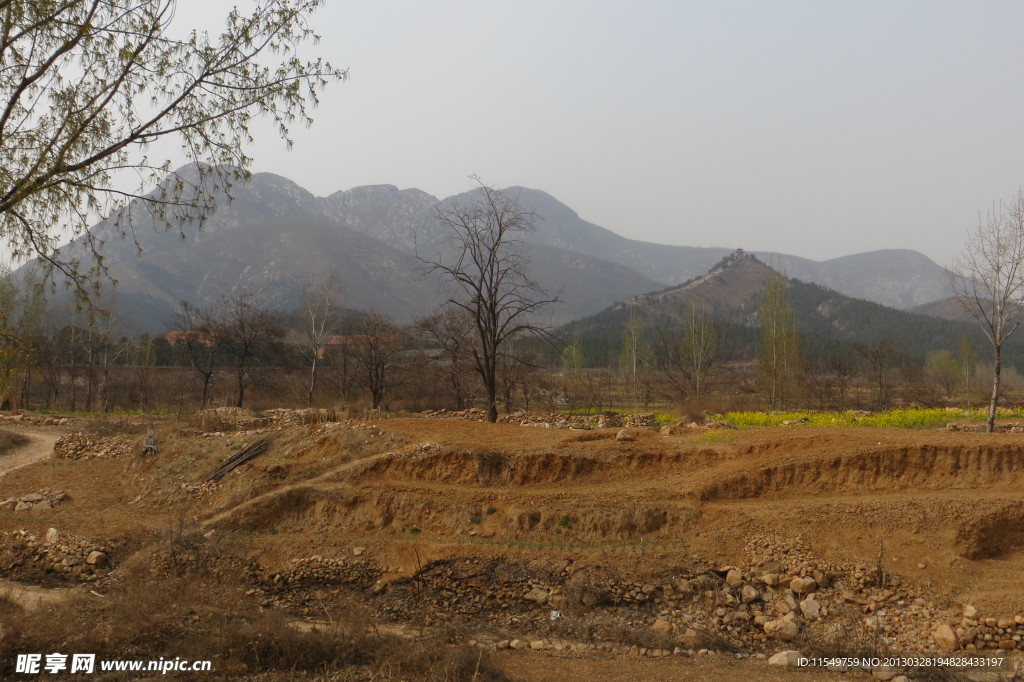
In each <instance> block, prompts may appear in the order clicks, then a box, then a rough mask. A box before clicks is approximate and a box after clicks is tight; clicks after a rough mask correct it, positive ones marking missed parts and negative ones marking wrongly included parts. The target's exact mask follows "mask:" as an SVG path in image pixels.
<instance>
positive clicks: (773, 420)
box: [722, 407, 1024, 429]
mask: <svg viewBox="0 0 1024 682" xmlns="http://www.w3.org/2000/svg"><path fill="white" fill-rule="evenodd" d="M986 416H987V413H986V411H984V410H981V409H975V410H962V409H955V410H951V409H946V408H941V407H936V408H901V409H895V410H886V411H884V412H872V413H868V414H865V413H863V412H854V411H848V412H796V411H792V412H727V413H726V414H725V415H724V416H723V418H722V419H723V421H725V422H726V423H727V424H730V425H731V426H735V427H736V428H739V429H754V428H764V427H769V426H782V425H783V424H784V423H785V422H793V421H795V420H798V419H806V420H807V421H805V422H803V423H802V424H796V425H795V426H871V427H876V428H899V429H930V428H938V427H940V426H944V425H945V424H948V423H949V422H951V421H964V420H967V421H984V420H985V418H986ZM996 416H997V417H998V418H1000V419H1022V418H1024V408H1020V407H1015V408H1012V409H1000V410H999V411H998V412H997V413H996Z"/></svg>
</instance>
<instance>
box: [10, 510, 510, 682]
mask: <svg viewBox="0 0 1024 682" xmlns="http://www.w3.org/2000/svg"><path fill="white" fill-rule="evenodd" d="M209 544H210V543H208V542H207V541H206V540H205V539H204V538H203V537H202V536H199V535H198V534H197V533H196V532H195V530H194V529H191V528H185V527H182V525H180V524H179V525H177V526H176V527H175V528H173V529H172V530H170V531H168V532H167V533H166V534H165V535H164V537H163V540H162V542H161V543H159V545H160V546H159V547H157V548H150V549H147V550H143V551H142V552H139V553H137V554H136V555H135V556H133V557H132V558H130V559H129V560H128V561H126V562H125V563H124V564H122V565H121V566H120V568H119V569H118V571H117V573H116V574H115V576H113V577H112V578H111V582H110V583H106V584H105V585H104V586H103V587H102V588H100V589H97V590H96V592H98V593H101V594H104V596H98V595H97V594H96V593H93V592H86V591H84V590H83V591H80V592H78V593H76V594H75V595H74V596H72V597H71V598H70V599H69V600H68V601H66V602H64V603H61V604H57V605H54V606H51V607H45V608H39V609H35V610H33V611H27V612H26V611H22V610H20V609H19V608H17V607H16V606H15V605H13V604H8V603H7V600H5V599H3V598H2V596H0V614H2V615H3V620H4V622H3V625H4V637H3V638H0V678H2V679H7V678H8V677H13V676H14V663H15V660H16V654H18V653H33V652H37V653H46V652H53V651H61V652H64V651H72V652H79V653H95V654H97V658H98V659H131V660H154V659H158V658H160V657H163V658H165V659H174V658H175V657H180V658H182V659H188V660H207V659H208V660H211V661H212V662H213V667H214V671H213V672H214V675H215V677H216V679H230V678H238V679H245V678H247V677H249V676H252V675H254V674H258V673H285V674H289V673H290V674H294V675H295V677H299V676H301V675H303V674H313V675H318V676H319V675H327V674H328V673H330V674H334V673H346V674H345V677H346V678H348V677H349V675H352V676H353V679H375V680H436V681H438V682H440V681H451V682H457V681H461V680H467V681H468V680H474V681H477V682H488V681H491V682H500V681H502V680H505V679H506V678H505V677H504V675H503V674H502V673H501V672H500V671H499V670H497V668H495V666H494V664H493V663H492V661H491V658H490V654H489V653H488V652H486V651H483V650H481V649H478V648H475V647H469V646H468V645H464V644H463V645H457V644H452V643H451V640H452V639H453V638H452V637H450V636H448V635H445V634H441V635H438V634H434V635H432V636H430V637H425V638H424V637H421V638H417V639H409V638H405V637H400V636H398V635H391V634H384V633H381V632H380V631H379V630H378V629H377V628H376V627H375V625H374V622H373V618H372V616H371V614H370V612H369V610H368V609H367V608H366V607H365V606H364V605H362V604H360V603H358V602H357V601H356V600H355V599H353V598H351V597H346V596H331V595H327V596H325V597H324V602H323V606H324V612H325V613H326V614H327V616H328V622H327V623H320V624H317V625H316V626H315V627H309V626H308V624H304V622H303V621H302V620H301V619H298V618H295V617H292V616H290V615H289V614H287V613H286V612H284V611H281V610H278V609H264V608H261V605H260V603H259V601H258V597H251V596H249V595H246V594H245V593H246V588H247V584H246V579H245V577H244V573H245V572H244V570H241V569H239V568H238V566H239V563H240V562H244V561H245V558H244V557H240V556H239V555H238V554H237V552H235V551H232V549H233V548H231V547H227V548H224V547H221V548H216V549H213V548H209V547H205V545H209ZM154 549H155V551H153V550H154ZM168 557H170V558H173V559H175V561H173V562H172V563H171V564H170V565H168V564H167V558H168ZM156 564H159V565H161V566H162V568H161V569H159V570H157V569H155V568H154V566H155V565H156ZM232 569H233V570H232ZM101 590H102V592H101ZM459 639H461V638H459ZM463 641H464V640H463ZM183 674H184V673H183ZM125 675H126V673H120V674H119V675H118V674H113V673H111V674H108V675H106V676H104V675H100V674H96V675H95V678H96V679H97V680H121V679H125V680H127V679H135V677H137V673H134V675H135V677H127V676H125ZM167 677H168V678H171V679H173V678H174V673H170V674H168V675H167Z"/></svg>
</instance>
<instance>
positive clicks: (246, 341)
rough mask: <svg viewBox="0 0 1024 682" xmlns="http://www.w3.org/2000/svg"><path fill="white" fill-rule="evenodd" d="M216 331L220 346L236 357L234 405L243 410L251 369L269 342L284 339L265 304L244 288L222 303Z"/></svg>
mask: <svg viewBox="0 0 1024 682" xmlns="http://www.w3.org/2000/svg"><path fill="white" fill-rule="evenodd" d="M214 329H215V334H216V335H217V336H218V337H219V339H220V342H221V345H223V347H224V348H225V349H226V350H227V351H228V352H229V353H230V354H231V356H232V357H233V358H234V365H235V386H236V388H237V391H238V392H237V399H236V401H235V406H236V407H242V406H243V404H244V402H245V386H246V380H247V378H248V370H249V368H250V367H251V366H252V365H253V364H254V363H255V362H256V361H257V360H258V359H259V357H260V353H261V351H262V350H263V349H264V348H265V346H266V345H267V343H268V342H269V341H270V340H271V339H272V338H274V337H278V336H281V333H282V332H281V329H280V327H279V326H278V325H277V320H276V319H275V318H274V315H273V314H272V313H271V312H270V311H269V310H267V308H266V306H265V305H264V304H263V302H262V301H260V300H259V299H257V298H256V297H255V296H254V295H253V294H252V293H251V292H249V291H246V290H244V289H241V290H239V291H237V292H236V293H234V294H232V295H231V296H229V297H227V298H225V299H223V300H222V301H221V303H220V305H219V307H218V310H217V314H216V322H215V327H214Z"/></svg>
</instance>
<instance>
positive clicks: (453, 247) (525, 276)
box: [421, 177, 558, 422]
mask: <svg viewBox="0 0 1024 682" xmlns="http://www.w3.org/2000/svg"><path fill="white" fill-rule="evenodd" d="M473 180H474V182H476V183H477V185H478V189H477V191H476V193H475V196H474V198H473V199H472V200H469V201H465V202H456V203H454V204H453V205H451V206H450V207H447V208H444V207H441V208H439V209H438V219H439V220H440V221H441V223H442V224H443V225H444V226H445V227H447V228H448V230H449V233H450V236H449V239H448V247H449V249H450V254H449V255H448V256H447V257H444V256H441V255H438V256H437V257H436V258H435V259H434V260H427V259H421V260H423V262H424V263H425V265H426V266H427V268H428V269H429V270H430V271H436V272H440V273H441V275H442V276H443V277H444V278H445V279H446V280H447V281H448V282H449V283H451V285H453V287H454V289H455V295H453V296H452V297H450V298H449V299H448V301H449V303H450V304H451V305H454V306H456V307H458V308H461V309H462V310H464V311H466V313H467V314H468V315H469V316H470V318H471V319H472V320H473V325H474V327H475V329H476V337H477V343H475V344H473V347H472V353H473V362H474V365H475V367H476V370H477V372H478V373H479V374H480V379H481V381H482V382H483V385H484V391H485V392H486V397H487V420H488V421H490V422H495V421H497V419H498V408H497V390H498V389H497V387H498V360H499V357H500V356H501V355H502V353H503V352H504V349H505V345H506V344H507V343H508V342H509V340H510V339H513V338H515V337H516V336H518V335H520V334H524V333H533V334H538V333H543V331H544V328H543V327H542V326H539V325H538V324H537V321H536V320H535V319H533V317H532V315H533V314H534V313H536V312H538V311H539V310H540V309H541V308H543V307H544V306H546V305H548V304H551V303H555V302H556V301H557V300H558V297H557V296H556V295H553V294H551V293H549V292H548V291H546V290H545V289H544V288H543V287H542V286H541V285H540V284H538V283H537V282H536V281H534V280H533V279H531V278H530V275H529V273H528V262H527V258H526V256H525V255H524V254H523V252H522V240H521V238H522V236H523V235H525V234H529V233H532V232H533V231H534V230H535V229H536V228H535V226H534V222H535V220H536V216H535V215H534V213H533V212H532V211H530V210H528V209H526V208H524V207H523V206H522V205H521V204H520V202H519V199H518V197H517V196H516V195H514V194H512V193H509V192H508V191H503V190H499V189H495V188H494V187H490V186H488V185H486V184H484V182H483V181H482V180H481V179H480V178H478V177H474V178H473Z"/></svg>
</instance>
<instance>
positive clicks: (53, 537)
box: [46, 528, 60, 545]
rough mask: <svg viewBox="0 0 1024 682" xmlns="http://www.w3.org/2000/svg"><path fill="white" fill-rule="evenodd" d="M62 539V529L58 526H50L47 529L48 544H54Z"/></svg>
mask: <svg viewBox="0 0 1024 682" xmlns="http://www.w3.org/2000/svg"><path fill="white" fill-rule="evenodd" d="M59 539H60V531H58V530H57V529H56V528H50V529H49V530H47V531H46V544H48V545H52V544H53V543H55V542H57V540H59Z"/></svg>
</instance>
